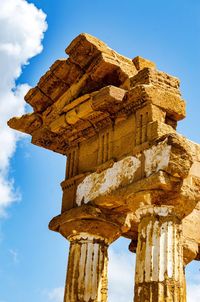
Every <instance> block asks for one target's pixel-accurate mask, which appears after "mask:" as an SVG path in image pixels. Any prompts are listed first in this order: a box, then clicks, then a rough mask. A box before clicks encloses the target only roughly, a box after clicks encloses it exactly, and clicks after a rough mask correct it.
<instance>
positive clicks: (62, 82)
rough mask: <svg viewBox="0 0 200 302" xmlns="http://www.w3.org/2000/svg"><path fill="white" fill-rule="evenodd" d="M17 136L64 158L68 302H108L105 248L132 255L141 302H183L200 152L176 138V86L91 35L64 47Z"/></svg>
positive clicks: (193, 254) (179, 115)
mask: <svg viewBox="0 0 200 302" xmlns="http://www.w3.org/2000/svg"><path fill="white" fill-rule="evenodd" d="M66 53H67V54H68V58H66V59H60V60H57V61H56V62H55V63H54V64H53V65H52V66H51V67H50V69H49V70H48V71H47V72H46V73H45V75H43V76H42V77H41V79H40V80H39V82H38V84H37V86H36V87H34V88H32V89H31V90H30V91H29V92H28V93H27V95H26V96H25V100H26V102H27V103H28V104H30V105H31V106H32V108H33V112H32V113H30V114H26V115H23V116H22V117H19V118H18V117H17V118H16V117H15V118H12V119H11V120H10V121H9V122H8V125H9V126H10V127H11V128H14V129H16V130H19V131H21V132H24V133H28V134H30V135H31V136H32V143H33V144H35V145H37V146H39V147H43V148H46V149H49V150H52V151H54V152H57V153H60V154H63V155H64V156H66V158H67V164H66V173H65V179H64V180H63V182H62V183H61V187H62V190H63V198H62V207H61V213H60V214H59V215H58V216H56V217H54V218H53V219H52V221H51V222H50V224H49V228H50V229H51V230H53V231H56V232H59V233H61V234H62V235H63V236H64V237H65V238H66V239H68V240H69V241H70V252H69V261H68V269H67V279H66V287H65V296H64V302H92V301H94V302H106V301H107V287H108V286H107V281H108V280H107V262H108V256H107V250H108V248H109V245H110V244H112V242H113V241H115V240H117V239H118V238H119V237H120V236H124V237H126V238H129V239H130V240H131V244H130V246H129V249H130V250H131V251H133V252H136V259H137V260H136V273H135V294H134V301H135V302H139V301H141V302H148V301H152V302H161V301H166V302H171V301H174V302H178V301H180V302H185V301H186V285H185V273H184V271H185V270H184V267H185V266H186V265H187V264H188V263H189V262H190V261H192V260H199V259H200V234H199V232H198V228H199V226H200V145H198V144H196V143H194V142H191V141H189V140H187V139H186V138H185V137H183V136H182V135H180V134H178V133H177V132H176V127H177V122H178V121H180V120H182V119H183V118H184V117H185V102H184V100H183V99H182V97H181V93H180V89H179V84H180V83H179V80H178V79H177V78H176V77H174V76H171V75H168V74H166V73H164V72H162V71H159V70H157V69H156V66H155V64H154V63H153V62H151V61H149V60H146V59H144V58H141V57H135V58H134V59H133V60H131V59H128V58H126V57H124V56H122V55H120V54H118V53H117V52H115V51H114V50H112V49H111V48H109V47H108V46H107V45H106V44H105V43H103V42H102V41H100V40H98V39H97V38H94V37H92V36H90V35H88V34H81V35H79V36H78V37H76V38H75V39H74V40H73V41H72V42H71V44H70V45H69V46H68V47H67V49H66Z"/></svg>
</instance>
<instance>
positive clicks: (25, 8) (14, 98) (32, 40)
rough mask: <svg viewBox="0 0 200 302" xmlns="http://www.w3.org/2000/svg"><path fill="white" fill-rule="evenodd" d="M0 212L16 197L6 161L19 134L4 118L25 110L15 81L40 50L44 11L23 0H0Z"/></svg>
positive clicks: (22, 91)
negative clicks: (10, 127) (9, 126)
mask: <svg viewBox="0 0 200 302" xmlns="http://www.w3.org/2000/svg"><path fill="white" fill-rule="evenodd" d="M0 8H1V9H0V28H1V31H0V79H1V81H0V216H2V215H3V214H5V209H6V207H7V206H9V205H10V204H11V203H12V202H13V201H15V200H16V199H17V198H18V195H17V194H16V192H14V189H13V180H11V179H9V164H10V159H11V157H12V156H13V154H14V152H15V148H16V143H17V141H18V140H19V138H20V135H19V134H18V133H17V132H15V131H13V130H11V129H9V128H8V126H7V121H8V120H9V119H10V118H11V117H13V116H19V115H21V114H23V113H24V112H25V102H24V100H23V97H24V95H25V94H26V92H27V91H28V89H29V88H30V87H29V85H28V84H22V85H16V83H15V81H16V79H17V78H18V77H19V76H20V74H21V71H22V66H23V65H25V64H27V63H28V61H29V59H30V58H32V57H33V56H35V55H37V54H38V53H40V52H41V51H42V44H41V41H42V38H43V33H44V31H45V30H46V29H47V24H46V21H45V18H46V15H45V14H44V13H43V12H42V11H41V10H38V9H37V8H36V7H35V6H34V5H33V4H29V3H27V2H26V1H25V0H6V1H5V0H0Z"/></svg>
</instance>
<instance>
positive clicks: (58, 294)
mask: <svg viewBox="0 0 200 302" xmlns="http://www.w3.org/2000/svg"><path fill="white" fill-rule="evenodd" d="M63 296H64V289H63V287H57V288H54V289H52V290H51V291H50V292H49V293H48V298H49V301H52V302H62V301H63Z"/></svg>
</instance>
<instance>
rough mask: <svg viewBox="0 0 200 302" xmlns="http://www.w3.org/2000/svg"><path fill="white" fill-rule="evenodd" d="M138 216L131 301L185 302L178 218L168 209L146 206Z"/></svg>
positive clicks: (140, 210)
mask: <svg viewBox="0 0 200 302" xmlns="http://www.w3.org/2000/svg"><path fill="white" fill-rule="evenodd" d="M138 214H139V217H140V224H139V232H138V245H137V251H136V273H135V297H134V302H161V301H162V302H164V301H166V302H172V301H173V302H185V301H186V289H185V274H184V265H183V246H182V228H181V221H180V219H179V218H178V217H177V215H176V214H175V212H174V210H173V207H170V206H147V207H143V208H141V209H139V210H138Z"/></svg>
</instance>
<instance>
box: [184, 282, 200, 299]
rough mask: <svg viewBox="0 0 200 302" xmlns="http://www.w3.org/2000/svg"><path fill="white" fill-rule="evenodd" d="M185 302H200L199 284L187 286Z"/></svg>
mask: <svg viewBox="0 0 200 302" xmlns="http://www.w3.org/2000/svg"><path fill="white" fill-rule="evenodd" d="M187 301H188V302H199V301H200V283H199V284H188V286H187Z"/></svg>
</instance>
